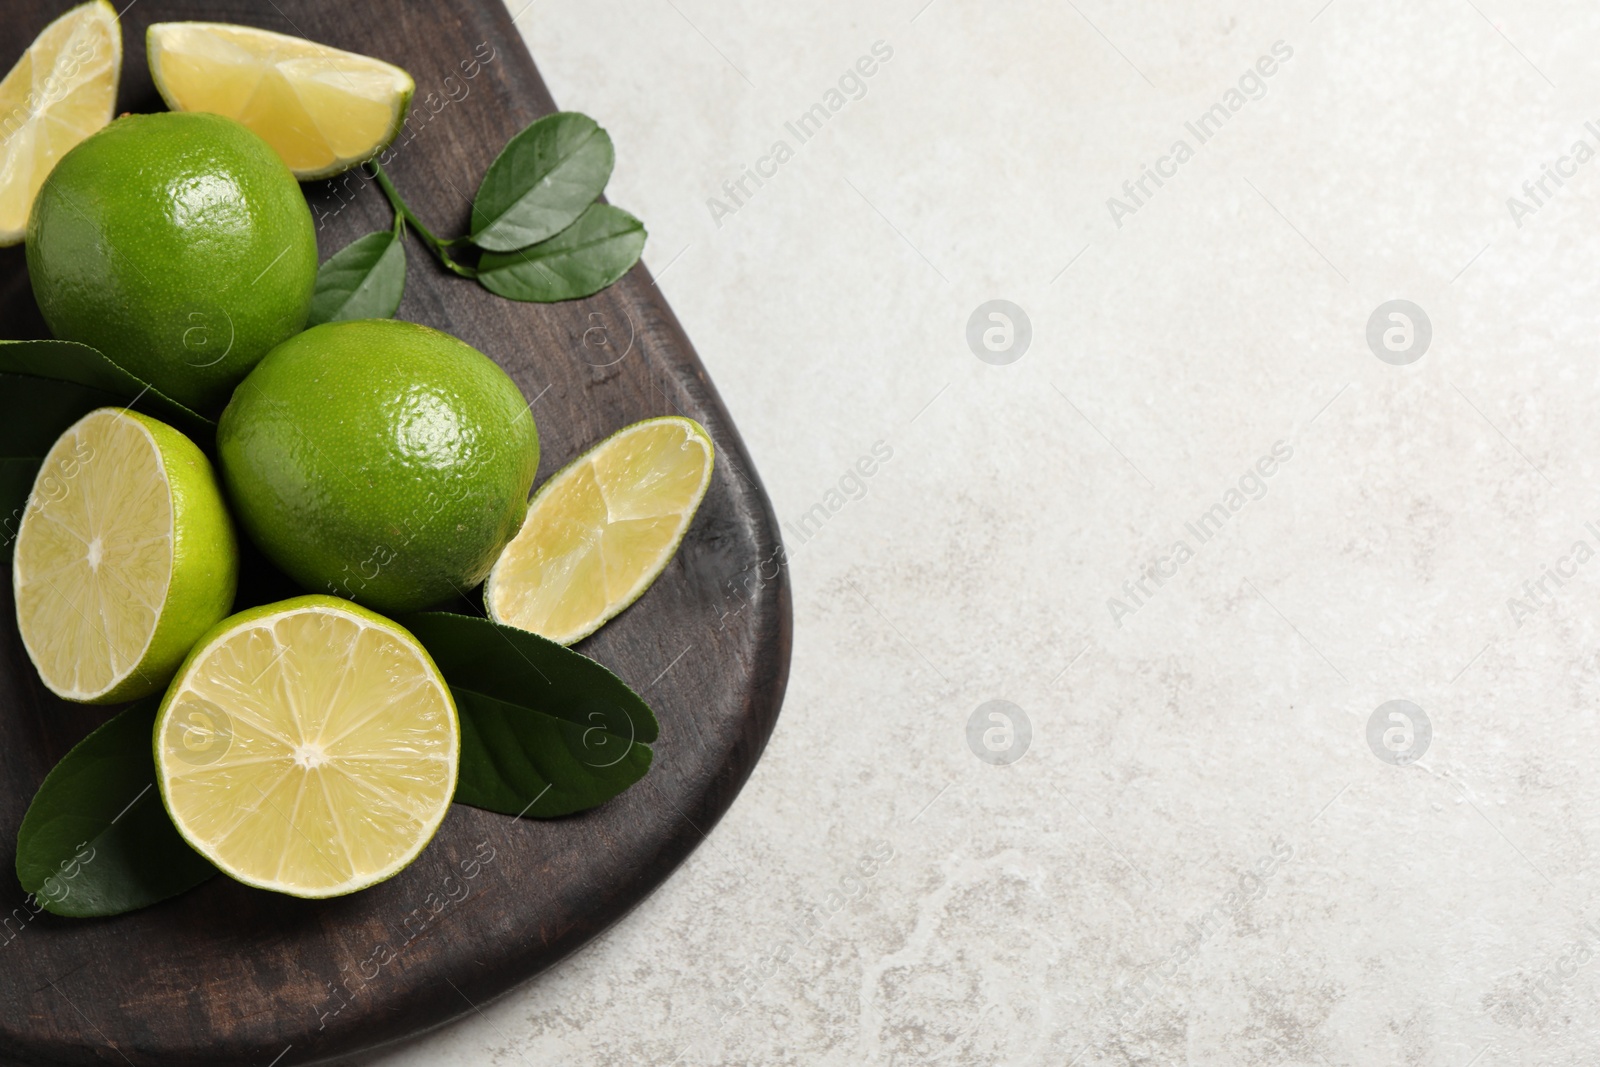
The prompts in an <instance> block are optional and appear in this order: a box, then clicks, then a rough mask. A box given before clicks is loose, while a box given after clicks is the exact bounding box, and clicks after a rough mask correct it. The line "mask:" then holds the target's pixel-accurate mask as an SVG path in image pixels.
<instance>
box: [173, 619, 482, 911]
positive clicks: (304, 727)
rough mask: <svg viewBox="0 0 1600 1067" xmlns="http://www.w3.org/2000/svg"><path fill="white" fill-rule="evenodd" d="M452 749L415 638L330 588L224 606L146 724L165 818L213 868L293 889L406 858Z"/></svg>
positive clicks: (349, 883) (381, 873) (325, 893)
mask: <svg viewBox="0 0 1600 1067" xmlns="http://www.w3.org/2000/svg"><path fill="white" fill-rule="evenodd" d="M460 751H461V735H460V728H459V726H458V723H457V719H456V706H455V701H454V700H453V699H452V698H451V696H450V690H449V689H448V688H447V687H446V685H445V682H444V679H443V678H442V677H440V675H439V670H438V668H437V667H435V666H434V663H433V660H432V659H431V658H430V657H429V656H428V653H427V652H426V651H424V649H423V647H422V645H420V644H419V643H418V642H417V639H416V638H415V637H412V636H411V634H409V633H407V632H406V631H405V630H403V629H401V628H400V627H399V626H398V625H396V624H395V623H393V622H390V621H389V620H388V619H385V618H383V617H382V616H381V615H375V614H373V613H372V612H370V611H367V610H366V609H365V608H360V607H357V606H355V605H354V604H351V603H349V602H348V601H345V600H339V599H336V598H334V597H329V596H305V597H299V598H296V599H294V600H285V601H283V602H282V603H279V604H268V605H266V606H265V607H259V608H253V609H251V610H250V611H246V612H242V613H240V614H238V615H235V616H233V617H232V618H230V619H226V620H224V621H223V622H222V623H221V624H220V625H219V626H217V627H216V629H214V630H212V631H211V633H209V634H207V635H206V636H205V637H204V638H203V639H202V640H201V642H200V643H199V644H198V645H196V646H195V649H194V651H193V652H192V653H191V654H190V656H189V659H188V660H187V662H185V663H184V665H183V668H182V669H181V670H180V671H179V672H178V677H177V679H176V680H175V681H174V682H173V683H172V688H171V690H169V691H168V693H167V696H166V699H165V700H164V701H162V704H161V713H160V714H159V716H157V718H156V728H155V755H156V780H157V782H158V783H159V784H160V786H161V795H162V798H163V799H164V801H165V803H166V805H167V811H168V813H169V814H170V815H171V816H172V821H173V823H174V825H176V826H177V828H178V832H179V833H181V834H182V835H183V837H184V839H185V840H186V841H188V842H189V844H190V845H192V846H193V847H194V848H195V850H196V851H198V852H199V853H200V854H201V855H203V856H204V857H205V858H206V859H208V860H210V861H211V862H212V863H214V864H216V865H217V867H218V868H220V869H221V870H222V871H223V872H224V873H225V874H228V875H229V876H231V877H233V878H236V879H238V880H239V881H241V882H244V883H245V884H247V885H253V886H256V887H257V888H260V889H270V890H274V891H276V892H279V893H288V894H290V895H292V896H297V897H332V896H339V895H342V894H345V893H353V892H355V891H356V890H358V889H364V888H366V887H367V886H370V885H374V884H375V883H378V882H381V881H383V880H384V879H386V878H389V877H391V876H393V875H394V874H396V873H398V872H399V871H401V870H402V869H404V868H405V867H406V866H407V865H408V864H410V862H411V861H412V860H414V859H416V858H417V855H418V854H419V853H421V851H422V850H423V848H424V847H425V846H426V845H427V844H428V841H429V840H430V839H431V838H432V837H433V835H434V831H436V830H438V828H439V824H440V823H441V822H443V821H444V816H445V812H446V811H447V810H449V807H450V798H451V796H452V795H454V793H455V789H456V768H457V764H458V762H459V758H460Z"/></svg>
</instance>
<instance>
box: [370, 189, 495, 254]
mask: <svg viewBox="0 0 1600 1067" xmlns="http://www.w3.org/2000/svg"><path fill="white" fill-rule="evenodd" d="M372 176H373V178H374V179H375V180H376V181H377V183H378V188H380V189H382V190H383V195H384V196H386V197H388V199H389V206H391V207H393V208H394V213H395V218H396V219H397V220H404V222H405V223H407V224H409V225H410V227H411V229H412V230H414V231H415V232H416V235H417V236H418V237H420V238H421V239H422V243H423V244H425V245H427V246H428V249H429V250H430V251H431V252H432V253H433V254H434V257H435V258H436V259H438V260H439V262H440V264H442V265H443V266H444V268H445V269H446V270H448V271H450V272H452V273H454V274H459V275H461V277H463V278H476V277H477V276H478V272H477V271H475V270H473V269H472V268H471V267H468V266H465V265H463V264H461V263H457V262H456V261H455V260H453V259H451V258H450V253H449V251H448V249H450V248H452V247H455V246H458V245H463V244H466V243H467V239H466V238H464V237H458V238H455V239H454V240H449V241H442V240H440V239H439V238H437V237H435V236H434V235H433V231H432V230H429V229H428V227H427V226H425V225H424V224H423V222H422V220H421V219H419V218H417V216H416V213H415V212H413V211H412V210H411V208H409V207H408V206H406V202H405V201H404V200H402V199H401V198H400V191H399V190H398V189H396V188H395V187H394V183H393V182H392V181H390V180H389V176H388V175H387V174H385V173H384V172H383V167H382V166H380V165H379V163H378V161H377V160H373V161H372Z"/></svg>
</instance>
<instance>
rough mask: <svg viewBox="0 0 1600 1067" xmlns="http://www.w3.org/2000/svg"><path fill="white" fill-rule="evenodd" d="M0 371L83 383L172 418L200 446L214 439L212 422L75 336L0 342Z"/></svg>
mask: <svg viewBox="0 0 1600 1067" xmlns="http://www.w3.org/2000/svg"><path fill="white" fill-rule="evenodd" d="M0 374H26V375H28V376H30V377H33V378H51V379H54V380H56V381H62V382H75V383H77V384H78V385H86V386H89V387H90V388H91V389H98V390H100V391H101V392H104V393H109V394H110V395H111V396H112V397H114V398H115V399H113V400H112V403H115V404H121V405H123V406H125V407H130V408H133V409H134V410H136V411H142V412H144V413H145V414H146V415H149V416H151V417H152V418H157V419H160V420H161V421H162V422H166V423H170V424H171V425H172V426H174V427H176V428H177V429H178V430H180V431H182V432H183V433H184V434H187V435H188V436H189V437H192V438H194V440H195V442H196V443H197V444H199V445H200V446H201V447H202V448H208V447H210V444H211V442H212V441H213V440H214V439H215V438H216V434H217V424H216V423H214V422H212V421H211V420H210V419H208V418H205V417H204V416H201V415H198V414H196V413H195V412H194V411H192V410H190V409H189V408H187V407H185V406H183V405H182V404H180V403H178V402H177V401H176V400H173V399H172V398H171V397H169V396H167V395H166V394H165V393H162V392H161V391H160V390H159V389H157V388H155V387H154V386H153V385H151V384H150V383H149V382H146V381H145V380H144V379H142V378H139V377H138V376H136V375H133V374H130V373H129V372H127V371H125V370H123V369H122V368H121V367H120V366H118V365H117V364H116V363H114V362H113V361H112V360H111V357H109V356H107V355H105V354H104V353H102V352H101V351H100V350H99V349H97V348H91V347H89V346H88V345H80V344H78V343H77V342H75V341H0ZM14 408H15V405H14V404H12V403H10V402H4V403H3V404H0V412H6V413H9V412H10V411H11V410H14ZM0 417H3V416H0Z"/></svg>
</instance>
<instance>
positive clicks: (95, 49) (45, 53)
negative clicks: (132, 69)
mask: <svg viewBox="0 0 1600 1067" xmlns="http://www.w3.org/2000/svg"><path fill="white" fill-rule="evenodd" d="M121 73H122V30H121V28H120V27H119V26H118V24H117V12H116V9H115V8H113V7H112V6H111V5H110V4H109V3H107V2H106V0H94V2H93V3H89V4H80V5H79V6H78V7H75V8H73V9H72V10H71V11H68V12H67V13H66V14H65V15H62V16H61V17H60V18H58V19H56V20H55V21H54V22H52V23H51V24H50V25H48V26H46V27H45V28H44V32H43V33H41V34H39V36H38V37H37V38H36V39H35V40H34V42H33V44H32V45H30V46H29V47H28V50H27V51H26V52H24V53H22V58H21V59H19V60H17V65H16V66H14V67H12V68H11V72H10V73H9V74H7V75H6V77H5V80H4V81H0V245H14V244H17V243H18V242H19V241H21V240H22V237H23V234H24V233H25V232H26V230H27V228H28V209H29V208H30V207H32V206H33V198H34V196H35V195H36V194H37V193H38V192H39V186H41V185H43V184H44V180H45V178H47V177H49V175H50V170H51V168H53V167H54V166H55V165H56V160H58V159H60V158H61V157H62V156H64V155H66V154H67V150H68V149H69V148H71V147H72V146H73V145H75V144H77V143H78V142H79V141H81V140H83V139H84V138H85V137H87V136H89V135H90V134H91V133H93V132H95V131H96V130H98V129H99V128H100V127H102V126H104V125H105V124H106V123H108V122H110V121H111V114H112V111H113V109H114V108H115V106H116V102H117V78H118V77H119V76H120V75H121Z"/></svg>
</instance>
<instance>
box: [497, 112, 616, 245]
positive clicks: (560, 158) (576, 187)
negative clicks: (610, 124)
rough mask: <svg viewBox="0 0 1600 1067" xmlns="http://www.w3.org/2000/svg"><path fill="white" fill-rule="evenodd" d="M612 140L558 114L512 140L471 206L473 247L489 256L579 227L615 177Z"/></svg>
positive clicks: (586, 121)
mask: <svg viewBox="0 0 1600 1067" xmlns="http://www.w3.org/2000/svg"><path fill="white" fill-rule="evenodd" d="M614 161H615V152H614V149H613V148H612V146H611V137H610V135H609V134H607V133H606V131H605V130H602V129H601V128H600V127H599V126H597V125H595V121H594V120H593V119H591V118H589V117H588V116H587V115H579V114H577V113H576V112H572V111H559V112H557V113H556V114H554V115H546V116H545V117H544V118H542V119H539V120H538V121H536V122H534V123H533V124H532V125H531V126H529V127H528V128H527V129H525V130H523V131H522V132H521V133H519V134H517V135H516V136H515V137H513V138H511V140H510V142H508V143H507V144H506V146H505V148H503V149H501V151H500V155H499V156H497V157H496V158H495V161H494V162H493V163H491V164H490V165H489V170H488V172H487V173H486V174H484V176H483V183H482V184H481V185H479V186H478V195H477V198H476V199H475V200H473V202H472V237H471V240H472V243H473V244H475V245H477V246H478V247H479V248H482V249H484V250H486V251H490V252H510V251H513V250H515V249H518V248H524V247H526V246H528V245H531V244H537V243H538V242H540V241H543V240H545V239H546V238H548V237H553V236H555V235H556V234H558V233H560V232H561V231H562V230H564V229H566V228H567V227H568V226H570V225H572V223H573V221H574V220H575V219H577V217H578V216H579V215H581V214H583V211H584V209H585V208H587V207H588V206H589V205H590V204H592V203H594V201H595V198H596V197H598V196H599V195H600V192H601V190H603V189H604V188H605V187H606V182H607V181H609V180H610V179H611V167H612V164H613V162H614Z"/></svg>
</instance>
